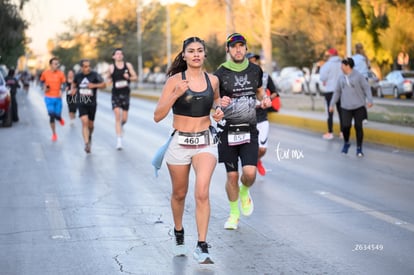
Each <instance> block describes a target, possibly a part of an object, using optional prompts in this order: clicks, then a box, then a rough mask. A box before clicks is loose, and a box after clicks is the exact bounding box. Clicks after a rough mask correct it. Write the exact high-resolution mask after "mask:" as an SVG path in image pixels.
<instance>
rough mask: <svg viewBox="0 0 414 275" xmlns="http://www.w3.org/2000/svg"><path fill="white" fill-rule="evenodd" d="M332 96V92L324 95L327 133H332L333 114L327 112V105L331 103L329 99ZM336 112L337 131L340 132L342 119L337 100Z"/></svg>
mask: <svg viewBox="0 0 414 275" xmlns="http://www.w3.org/2000/svg"><path fill="white" fill-rule="evenodd" d="M332 96H333V92H329V93H325V104H326V107H325V108H326V112H327V113H328V120H327V122H328V132H329V133H333V112H329V104H330V103H331V99H332ZM336 110H337V111H338V116H339V129H340V131H341V132H342V117H341V101H340V100H338V102H337V103H336Z"/></svg>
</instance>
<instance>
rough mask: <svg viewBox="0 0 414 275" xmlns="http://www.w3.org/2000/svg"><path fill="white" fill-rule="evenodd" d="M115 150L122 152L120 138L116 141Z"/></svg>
mask: <svg viewBox="0 0 414 275" xmlns="http://www.w3.org/2000/svg"><path fill="white" fill-rule="evenodd" d="M116 149H117V150H122V139H121V138H118V139H117V141H116Z"/></svg>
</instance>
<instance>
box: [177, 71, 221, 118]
mask: <svg viewBox="0 0 414 275" xmlns="http://www.w3.org/2000/svg"><path fill="white" fill-rule="evenodd" d="M181 76H182V79H186V78H185V72H182V73H181ZM204 76H205V78H206V81H207V89H205V90H204V91H202V92H193V91H191V90H190V89H188V90H187V91H186V92H185V93H184V94H183V95H181V96H180V97H179V98H178V99H177V100H176V101H175V103H174V105H173V108H172V109H173V114H175V115H182V116H190V117H203V116H208V115H210V111H211V106H212V105H213V101H214V91H213V88H212V87H211V83H210V79H209V78H208V75H207V74H206V73H204Z"/></svg>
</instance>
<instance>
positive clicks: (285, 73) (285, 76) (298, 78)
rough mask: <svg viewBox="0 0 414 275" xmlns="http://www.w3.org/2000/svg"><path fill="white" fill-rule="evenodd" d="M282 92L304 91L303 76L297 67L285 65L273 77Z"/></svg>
mask: <svg viewBox="0 0 414 275" xmlns="http://www.w3.org/2000/svg"><path fill="white" fill-rule="evenodd" d="M273 80H274V82H275V84H276V85H277V87H279V89H280V91H281V92H282V93H302V92H303V91H304V85H305V76H304V74H303V72H302V70H301V69H299V68H298V67H285V68H283V69H282V70H281V71H280V74H279V75H278V76H276V77H275V79H273Z"/></svg>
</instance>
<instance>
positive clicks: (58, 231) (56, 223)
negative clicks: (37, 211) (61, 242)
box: [45, 194, 70, 240]
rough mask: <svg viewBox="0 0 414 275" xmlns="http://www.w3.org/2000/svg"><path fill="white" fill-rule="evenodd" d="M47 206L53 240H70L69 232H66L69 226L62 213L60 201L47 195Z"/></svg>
mask: <svg viewBox="0 0 414 275" xmlns="http://www.w3.org/2000/svg"><path fill="white" fill-rule="evenodd" d="M45 205H46V215H47V218H48V220H49V225H50V231H51V238H52V239H54V240H56V239H65V240H66V239H70V234H69V232H68V230H66V228H67V225H66V221H65V218H64V217H63V213H62V211H61V207H60V204H59V200H58V199H57V198H56V196H55V195H54V194H46V199H45Z"/></svg>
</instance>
